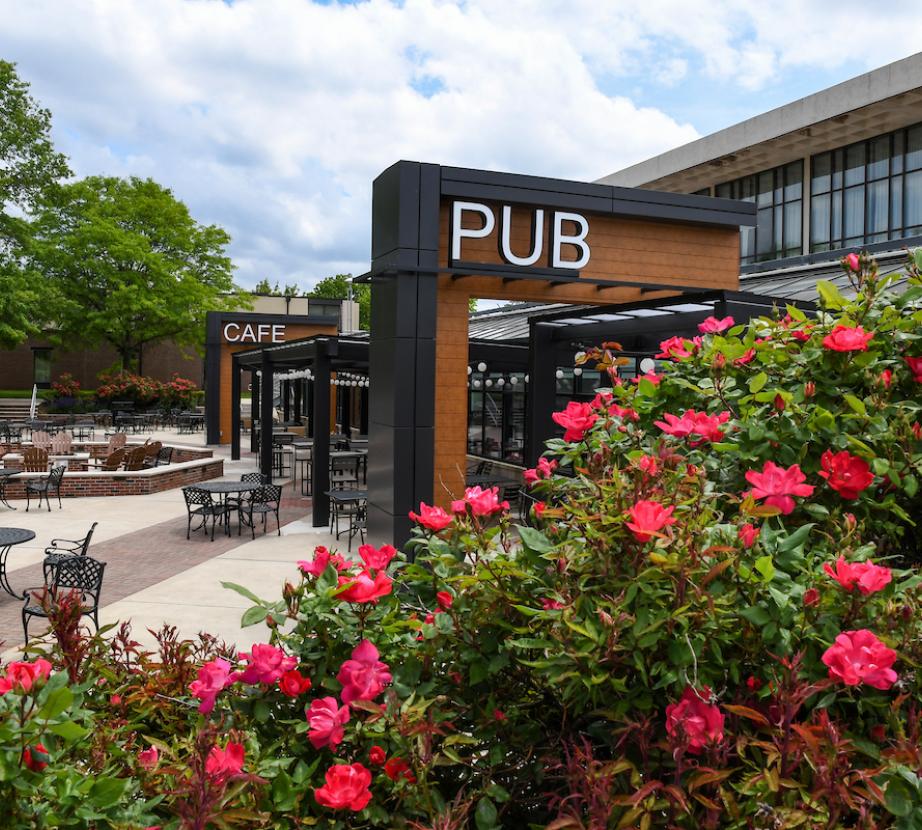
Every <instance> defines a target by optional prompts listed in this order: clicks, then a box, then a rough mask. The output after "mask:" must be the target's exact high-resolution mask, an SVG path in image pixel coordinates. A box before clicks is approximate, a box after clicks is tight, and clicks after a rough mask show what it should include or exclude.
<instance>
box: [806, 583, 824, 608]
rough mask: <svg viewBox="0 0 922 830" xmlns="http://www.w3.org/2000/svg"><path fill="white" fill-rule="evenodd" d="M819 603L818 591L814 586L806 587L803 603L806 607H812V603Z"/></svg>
mask: <svg viewBox="0 0 922 830" xmlns="http://www.w3.org/2000/svg"><path fill="white" fill-rule="evenodd" d="M819 603H820V592H819V591H818V590H817V589H816V588H807V590H806V591H804V605H805V606H807V608H812V607H813V606H814V605H819Z"/></svg>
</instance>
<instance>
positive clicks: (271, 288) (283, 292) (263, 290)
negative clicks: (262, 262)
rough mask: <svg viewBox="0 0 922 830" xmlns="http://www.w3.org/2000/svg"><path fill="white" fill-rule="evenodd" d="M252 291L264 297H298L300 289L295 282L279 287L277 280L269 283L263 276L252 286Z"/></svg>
mask: <svg viewBox="0 0 922 830" xmlns="http://www.w3.org/2000/svg"><path fill="white" fill-rule="evenodd" d="M253 293H254V294H259V295H262V296H266V297H299V296H301V289H300V288H299V287H298V284H297V283H291V284H288V283H286V284H285V287H284V288H279V284H278V282H276V283H275V285H270V284H269V280H267V279H265V277H264V278H263V279H261V280H260V281H259V282H258V283H256V285H255V286H254V287H253Z"/></svg>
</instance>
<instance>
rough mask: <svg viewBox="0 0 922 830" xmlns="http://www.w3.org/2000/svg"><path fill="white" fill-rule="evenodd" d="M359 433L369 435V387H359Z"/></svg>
mask: <svg viewBox="0 0 922 830" xmlns="http://www.w3.org/2000/svg"><path fill="white" fill-rule="evenodd" d="M359 390H360V391H359V433H360V434H361V435H368V389H367V388H366V387H365V386H360V387H359Z"/></svg>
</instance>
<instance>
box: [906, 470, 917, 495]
mask: <svg viewBox="0 0 922 830" xmlns="http://www.w3.org/2000/svg"><path fill="white" fill-rule="evenodd" d="M903 489H904V490H905V491H906V495H907V496H909V498H913V496H915V494H916V493H918V492H919V480H918V479H917V478H916V477H915V476H914V475H913V474H912V473H909V474H908V475H905V476H903Z"/></svg>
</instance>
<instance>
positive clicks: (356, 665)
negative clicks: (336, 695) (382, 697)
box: [336, 640, 391, 703]
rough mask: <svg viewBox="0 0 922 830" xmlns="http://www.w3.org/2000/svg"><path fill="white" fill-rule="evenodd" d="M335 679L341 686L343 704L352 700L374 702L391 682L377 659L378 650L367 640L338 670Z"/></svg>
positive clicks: (386, 667)
mask: <svg viewBox="0 0 922 830" xmlns="http://www.w3.org/2000/svg"><path fill="white" fill-rule="evenodd" d="M336 679H337V680H338V681H339V682H340V683H342V684H343V690H342V692H341V693H340V697H341V698H342V701H343V703H352V701H353V700H374V699H375V698H376V697H377V696H378V695H379V694H381V692H382V691H384V687H385V686H386V685H387V684H388V683H390V682H391V673H390V671H388V666H387V664H386V663H382V662H381V661H380V660H379V659H378V649H376V648H375V647H374V644H373V643H371V642H370V641H369V640H362V642H361V643H359V645H358V646H356V648H355V650H354V651H353V652H352V659H351V660H346V661H345V662H344V663H343V664H342V666H341V667H340V669H339V674H337V675H336Z"/></svg>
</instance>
